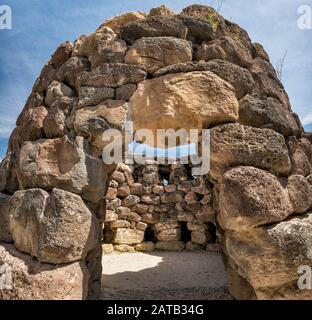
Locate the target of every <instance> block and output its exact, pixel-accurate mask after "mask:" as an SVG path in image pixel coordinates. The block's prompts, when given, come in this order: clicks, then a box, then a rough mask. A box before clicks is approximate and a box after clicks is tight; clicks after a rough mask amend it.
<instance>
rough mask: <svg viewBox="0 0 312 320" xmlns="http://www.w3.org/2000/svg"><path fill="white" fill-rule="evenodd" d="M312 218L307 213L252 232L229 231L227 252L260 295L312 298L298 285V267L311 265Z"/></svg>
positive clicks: (267, 297)
mask: <svg viewBox="0 0 312 320" xmlns="http://www.w3.org/2000/svg"><path fill="white" fill-rule="evenodd" d="M311 222H312V220H311V214H307V215H305V216H302V217H297V218H293V219H290V220H288V221H285V222H281V223H279V224H276V225H273V226H268V227H261V228H256V229H253V230H250V231H249V232H227V237H226V251H227V254H228V255H229V258H230V260H231V261H232V264H233V265H234V266H235V268H236V270H237V271H238V272H239V274H240V275H241V276H243V277H244V278H245V279H247V280H248V281H249V283H250V284H251V285H252V286H253V288H254V289H255V293H256V295H257V298H258V299H272V298H274V299H279V298H280V299H309V300H310V299H312V296H311V292H307V291H306V290H300V289H299V288H298V285H297V281H298V278H299V276H300V275H299V274H298V268H299V267H300V266H302V265H308V266H309V265H311V242H312V238H311V235H312V224H311ZM289 289H290V290H289ZM308 291H309V290H308ZM275 292H276V293H277V294H276V295H275Z"/></svg>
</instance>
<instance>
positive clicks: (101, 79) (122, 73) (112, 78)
mask: <svg viewBox="0 0 312 320" xmlns="http://www.w3.org/2000/svg"><path fill="white" fill-rule="evenodd" d="M145 78H146V72H145V71H144V70H143V69H142V68H140V67H138V66H133V65H128V64H122V63H115V64H108V63H105V64H103V65H101V66H100V67H97V68H95V69H93V70H92V71H91V72H83V73H82V74H81V75H80V76H79V77H78V80H77V81H78V82H77V86H78V87H82V86H87V87H112V88H116V87H119V86H122V85H125V84H128V83H138V82H140V81H143V80H144V79H145Z"/></svg>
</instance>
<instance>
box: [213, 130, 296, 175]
mask: <svg viewBox="0 0 312 320" xmlns="http://www.w3.org/2000/svg"><path fill="white" fill-rule="evenodd" d="M240 165H243V166H244V165H245V166H250V165H251V166H254V167H256V168H260V169H265V170H268V171H270V172H272V173H274V174H278V175H287V174H289V173H290V170H291V164H290V159H289V155H288V149H287V146H286V143H285V138H284V137H283V136H282V135H281V134H279V133H277V132H275V131H274V130H271V129H258V128H252V127H247V126H242V125H240V124H225V125H222V126H219V127H215V128H213V129H211V169H210V175H211V177H212V178H213V179H215V180H218V178H219V177H220V174H222V172H223V171H224V170H225V169H227V168H229V167H233V166H240Z"/></svg>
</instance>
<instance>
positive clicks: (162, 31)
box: [120, 16, 187, 44]
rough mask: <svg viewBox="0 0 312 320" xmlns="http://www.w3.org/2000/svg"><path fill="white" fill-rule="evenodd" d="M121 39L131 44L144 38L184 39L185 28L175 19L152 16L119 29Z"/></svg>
mask: <svg viewBox="0 0 312 320" xmlns="http://www.w3.org/2000/svg"><path fill="white" fill-rule="evenodd" d="M120 35H121V38H122V39H124V40H125V41H126V42H128V43H130V44H133V43H134V42H135V41H136V40H138V39H141V38H144V37H175V38H181V39H185V38H186V35H187V28H186V27H185V25H184V24H183V23H182V22H181V21H180V20H179V19H177V18H175V17H167V16H154V17H150V18H147V19H144V20H137V21H134V22H130V23H128V24H126V25H125V26H123V27H121V30H120Z"/></svg>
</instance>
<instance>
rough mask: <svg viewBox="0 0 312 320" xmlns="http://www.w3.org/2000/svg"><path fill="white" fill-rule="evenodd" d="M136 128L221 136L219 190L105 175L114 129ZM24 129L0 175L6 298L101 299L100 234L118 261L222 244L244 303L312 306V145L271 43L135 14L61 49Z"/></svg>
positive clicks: (205, 15) (198, 10)
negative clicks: (311, 283)
mask: <svg viewBox="0 0 312 320" xmlns="http://www.w3.org/2000/svg"><path fill="white" fill-rule="evenodd" d="M127 118H131V119H132V120H133V121H134V125H135V128H134V129H135V130H136V131H137V130H139V129H141V128H146V129H150V130H152V131H154V132H155V131H157V129H159V128H161V129H169V128H172V129H176V130H178V129H180V128H181V127H183V128H184V129H186V130H189V129H199V130H201V129H210V132H211V154H210V155H211V170H210V172H209V175H208V177H207V179H206V178H204V179H203V180H202V178H198V177H193V178H192V177H189V174H188V173H187V170H186V176H187V177H185V180H184V171H185V169H186V168H183V167H180V166H179V165H177V166H172V167H170V168H169V169H168V168H167V169H166V168H160V167H159V166H158V168H157V170H158V171H157V170H156V167H157V164H155V163H149V164H147V165H146V167H145V168H133V171H132V170H130V171H129V169H128V168H126V167H125V166H123V165H119V166H118V168H117V170H116V166H115V165H106V164H104V162H103V159H102V150H103V148H104V147H105V146H106V143H105V142H104V141H103V133H104V132H106V130H107V129H117V130H119V131H121V132H124V131H125V121H126V119H127ZM16 125H17V126H16V128H15V129H14V131H13V133H12V135H11V137H10V141H9V146H8V152H7V154H6V157H5V158H4V159H3V161H2V162H1V166H0V192H1V196H0V242H1V245H0V265H1V266H2V265H6V266H8V270H9V271H8V274H7V276H8V275H10V276H11V278H12V279H11V280H12V283H13V286H12V288H11V289H7V288H6V289H0V299H86V298H89V299H92V298H98V297H99V295H100V291H101V277H102V264H101V263H102V244H103V224H104V225H105V227H104V236H105V241H106V243H107V244H113V245H114V249H116V250H117V249H118V250H131V249H130V247H131V248H133V247H134V248H135V249H136V250H142V249H146V248H147V247H148V246H149V247H150V249H151V248H154V245H155V247H156V248H157V249H159V250H161V249H163V250H164V249H166V250H172V249H173V248H175V249H176V250H182V249H184V247H185V248H187V249H189V250H193V249H204V248H207V246H211V245H213V242H215V240H216V239H215V238H217V239H218V242H219V244H220V246H221V250H222V254H223V256H224V261H225V266H226V270H227V274H228V276H229V279H230V280H229V284H230V291H231V294H232V295H233V296H234V297H235V298H236V299H242V298H244V299H311V298H312V295H311V290H304V288H301V289H299V288H298V285H297V281H298V277H299V275H298V268H299V267H300V266H302V265H307V266H309V265H312V261H311V248H312V215H311V214H310V210H311V209H312V186H311V183H312V176H311V173H312V164H311V163H312V145H311V141H312V138H311V135H310V134H307V133H306V132H304V130H303V128H302V125H301V123H300V120H299V118H298V116H297V115H296V114H294V113H293V112H292V110H291V105H290V102H289V99H288V96H287V93H286V92H285V90H284V87H283V85H282V83H281V82H280V80H279V79H278V77H277V74H276V72H275V70H274V68H273V67H272V65H271V63H270V59H269V57H268V55H267V53H266V52H265V51H264V49H263V47H262V46H261V45H259V44H257V43H252V41H251V40H250V38H249V36H248V34H247V32H246V31H245V30H243V29H241V28H240V27H239V26H238V25H236V24H235V23H232V22H230V21H228V20H226V19H224V18H223V17H222V16H220V15H219V14H218V13H217V12H216V11H215V10H213V9H212V8H210V7H206V6H199V5H193V6H190V7H187V8H185V9H184V10H183V11H182V12H181V13H180V14H175V13H174V12H172V11H171V10H169V9H168V8H165V7H160V8H156V9H153V10H152V11H151V12H150V13H149V14H145V13H141V12H130V13H127V14H124V15H121V16H118V17H115V18H113V19H110V20H108V21H106V22H105V23H104V24H102V25H101V26H100V27H99V28H98V29H97V30H96V32H95V33H92V34H91V35H89V36H81V37H80V38H78V39H77V40H76V41H75V42H74V43H70V42H66V43H64V44H62V45H60V47H59V48H58V49H57V50H56V52H55V53H54V54H53V55H52V58H51V59H50V61H49V62H48V63H47V64H46V65H45V66H44V68H43V70H42V72H41V74H40V76H39V77H38V79H37V81H36V82H35V84H34V87H33V90H32V93H31V95H30V96H29V98H28V100H27V103H26V106H25V108H24V109H23V111H22V113H21V115H20V116H19V117H18V119H17V123H16ZM158 147H159V146H158ZM166 170H167V179H166V180H167V181H168V184H167V183H163V179H162V178H161V175H162V174H163V175H164V172H166ZM176 170H177V171H179V174H178V175H175V173H176ZM182 178H183V179H182ZM140 179H142V181H140ZM159 180H160V182H159ZM211 199H212V202H211ZM107 200H108V203H106V202H107ZM106 206H108V210H106ZM121 218H123V219H121ZM191 220H192V221H191ZM144 238H145V240H148V241H144ZM153 239H154V241H151V240H153ZM146 242H148V245H147V243H146ZM151 242H153V245H152V243H151Z"/></svg>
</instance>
